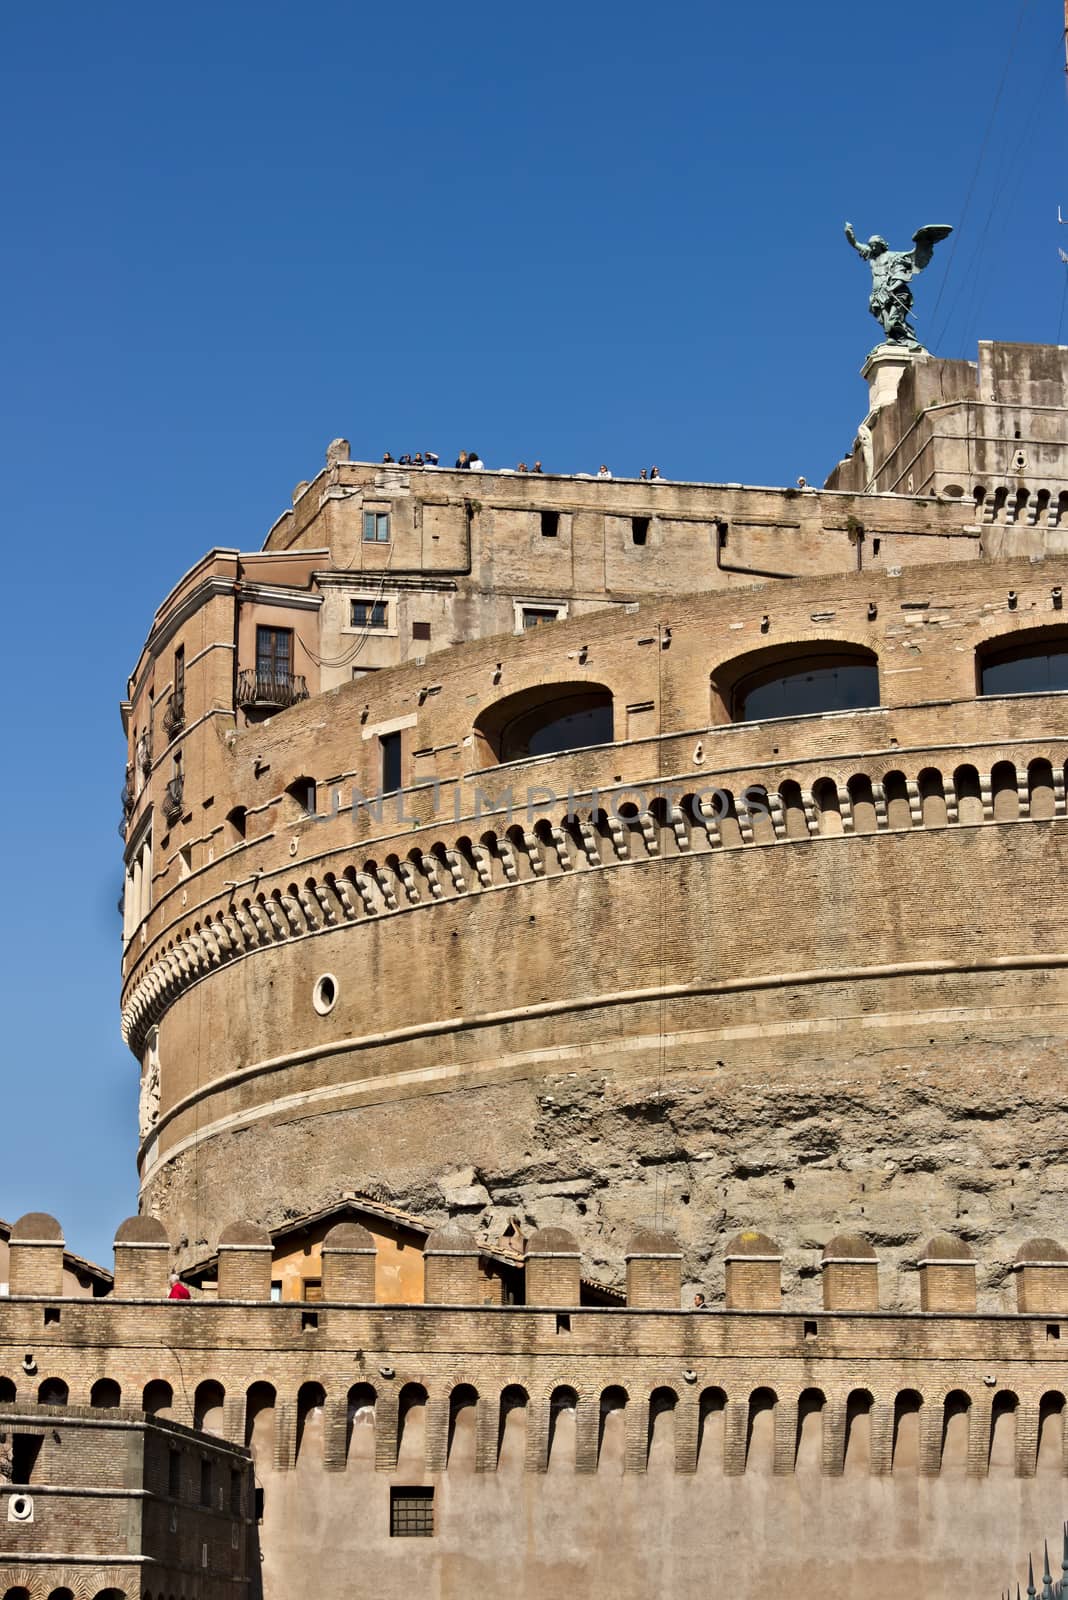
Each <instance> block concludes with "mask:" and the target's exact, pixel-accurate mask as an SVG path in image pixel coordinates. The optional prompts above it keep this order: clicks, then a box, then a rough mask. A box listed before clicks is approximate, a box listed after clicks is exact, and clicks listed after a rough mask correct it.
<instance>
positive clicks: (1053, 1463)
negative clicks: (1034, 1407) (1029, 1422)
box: [1036, 1390, 1064, 1477]
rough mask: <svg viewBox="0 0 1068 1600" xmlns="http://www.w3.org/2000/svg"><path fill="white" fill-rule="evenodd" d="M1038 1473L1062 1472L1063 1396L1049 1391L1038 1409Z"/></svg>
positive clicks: (1059, 1473)
mask: <svg viewBox="0 0 1068 1600" xmlns="http://www.w3.org/2000/svg"><path fill="white" fill-rule="evenodd" d="M1036 1470H1037V1471H1038V1472H1040V1473H1047V1472H1048V1473H1051V1474H1056V1476H1057V1477H1060V1475H1061V1474H1062V1473H1063V1471H1064V1396H1063V1394H1058V1393H1057V1392H1056V1391H1055V1390H1050V1391H1049V1392H1048V1393H1046V1394H1044V1395H1043V1396H1042V1399H1041V1401H1040V1402H1039V1407H1038V1462H1037V1468H1036Z"/></svg>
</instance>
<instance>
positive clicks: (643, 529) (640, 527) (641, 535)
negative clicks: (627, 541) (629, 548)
mask: <svg viewBox="0 0 1068 1600" xmlns="http://www.w3.org/2000/svg"><path fill="white" fill-rule="evenodd" d="M630 537H631V542H632V543H633V544H645V543H646V542H647V540H648V538H649V518H648V517H631V519H630Z"/></svg>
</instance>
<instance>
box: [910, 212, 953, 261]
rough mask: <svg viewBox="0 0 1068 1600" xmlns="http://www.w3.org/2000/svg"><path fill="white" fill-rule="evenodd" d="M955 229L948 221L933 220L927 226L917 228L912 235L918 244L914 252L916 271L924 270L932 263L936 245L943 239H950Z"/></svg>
mask: <svg viewBox="0 0 1068 1600" xmlns="http://www.w3.org/2000/svg"><path fill="white" fill-rule="evenodd" d="M952 232H953V229H952V228H951V227H950V225H949V223H948V222H933V223H931V224H930V225H929V226H928V227H926V228H917V229H916V232H915V233H914V234H913V235H912V242H913V244H914V245H915V246H916V248H915V250H914V251H913V252H912V253H913V256H914V258H915V261H916V271H917V272H922V271H923V269H924V267H929V266H930V265H931V257H932V256H933V255H934V247H935V245H936V244H941V243H942V240H943V239H948V238H949V236H950V234H951V233H952Z"/></svg>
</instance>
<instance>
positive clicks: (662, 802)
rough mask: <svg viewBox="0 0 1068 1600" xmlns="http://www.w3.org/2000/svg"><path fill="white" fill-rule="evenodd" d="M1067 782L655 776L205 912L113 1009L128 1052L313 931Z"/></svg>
mask: <svg viewBox="0 0 1068 1600" xmlns="http://www.w3.org/2000/svg"><path fill="white" fill-rule="evenodd" d="M1066 781H1068V766H1066V763H1065V761H1064V758H1063V757H1062V756H1060V755H1058V756H1056V757H1054V756H1053V755H1051V754H1046V753H1044V754H1041V755H1035V756H1034V757H1033V758H1032V759H1031V760H1030V761H1029V762H1028V763H1027V764H1026V765H1022V764H1017V763H1016V762H1014V761H1012V760H1009V759H1004V760H998V761H995V762H994V763H993V765H992V766H991V768H990V770H989V771H985V772H981V771H980V770H979V769H978V768H977V767H976V766H975V765H974V764H972V763H962V764H960V765H959V766H957V767H955V768H954V769H953V770H952V771H943V770H942V769H940V768H938V767H934V766H924V767H921V768H920V769H919V770H918V771H917V772H916V773H915V776H908V775H907V774H906V773H905V771H904V770H902V769H900V768H891V769H889V770H882V769H876V771H875V772H846V773H844V774H843V773H827V772H825V773H822V774H818V775H815V776H813V777H811V778H809V779H807V780H806V782H805V783H804V784H802V782H801V780H800V779H798V778H789V777H784V778H782V779H780V780H779V782H778V783H777V785H775V786H772V785H769V784H767V783H765V782H762V781H760V780H759V778H758V777H757V776H756V775H754V776H753V778H752V780H751V781H747V780H746V778H745V777H744V776H743V777H741V778H734V779H732V784H731V787H729V788H728V787H726V786H721V785H716V784H715V782H714V780H713V779H709V780H708V783H707V785H706V786H705V787H703V788H701V789H697V788H691V789H689V790H685V789H684V788H683V785H682V783H681V782H680V783H679V784H678V785H677V786H675V785H672V784H667V785H664V784H658V785H657V786H656V792H655V793H653V794H651V795H650V794H642V793H639V792H637V791H635V792H634V794H633V796H628V795H626V794H624V793H620V794H619V795H617V796H616V797H614V799H613V802H612V805H611V808H605V807H595V808H593V809H590V810H587V811H585V812H583V811H580V810H576V811H574V812H571V813H568V814H567V815H564V816H541V817H537V818H535V819H534V820H529V821H518V822H507V821H506V822H505V823H504V824H503V825H502V824H501V823H500V822H497V823H496V825H495V826H493V827H489V828H485V829H482V830H476V831H471V832H468V833H466V834H463V835H461V836H460V837H459V838H457V839H453V840H448V841H446V840H436V841H435V842H434V843H432V844H431V845H429V846H427V847H422V846H413V847H412V848H411V849H409V850H407V851H406V852H404V853H403V854H402V853H401V852H399V851H390V852H387V853H385V854H384V855H383V856H382V857H381V858H379V857H371V858H367V859H363V860H360V861H359V863H356V862H350V863H349V864H347V865H345V866H343V867H342V866H338V867H336V868H334V869H332V870H330V871H328V872H326V873H324V874H323V875H322V876H321V877H318V876H308V877H305V878H303V880H301V879H293V880H291V881H289V882H288V883H286V882H285V880H282V882H280V883H278V884H277V885H276V886H275V887H274V888H268V887H264V888H263V889H262V890H261V892H260V893H259V894H258V895H255V896H253V895H246V896H245V897H244V898H243V899H242V900H241V901H240V903H234V902H231V903H230V904H228V905H226V906H225V907H222V906H220V908H219V909H217V910H216V911H214V912H208V913H207V914H206V915H205V916H204V917H203V918H201V919H197V920H196V921H194V922H193V923H191V924H190V925H189V926H188V927H186V928H184V929H182V930H180V931H176V932H175V933H174V934H173V935H172V936H171V937H170V938H169V939H168V940H167V942H166V943H165V944H163V945H159V946H156V947H154V948H153V949H152V951H151V964H150V965H149V966H148V967H147V970H145V971H143V973H142V975H141V976H140V977H138V978H136V980H135V982H134V983H133V986H132V988H131V990H130V994H129V998H128V1000H127V1003H126V1006H125V1007H124V1011H123V1030H124V1035H125V1037H126V1039H127V1041H128V1042H129V1043H130V1044H131V1047H132V1048H133V1049H134V1050H135V1051H137V1052H138V1053H139V1052H140V1050H141V1048H142V1047H143V1044H144V1036H145V1034H146V1033H147V1030H148V1028H149V1027H150V1026H151V1025H152V1024H153V1023H154V1022H156V1021H157V1020H158V1019H159V1016H160V1015H161V1014H162V1012H163V1011H164V1010H165V1009H166V1007H167V1005H169V1004H170V1002H171V1000H172V999H173V998H174V997H175V996H176V995H177V994H178V993H180V992H181V991H182V990H183V989H184V988H185V987H187V986H188V985H189V984H190V983H192V982H193V981H195V980H196V979H197V978H198V977H199V976H201V975H203V974H204V973H207V972H210V971H211V970H212V969H213V968H215V967H218V966H220V965H223V964H224V963H226V962H228V961H230V960H233V959H234V958H235V957H237V956H240V955H243V954H245V953H247V952H249V951H252V950H256V949H259V948H262V947H264V946H268V945H271V944H275V943H280V942H284V941H287V940H289V939H293V938H299V937H301V936H303V935H304V934H307V933H314V932H316V931H318V930H320V929H322V928H329V927H336V926H339V925H341V924H343V923H345V922H356V921H361V920H364V919H366V918H370V917H380V916H384V915H387V914H389V913H392V912H396V911H399V910H405V909H408V908H411V907H419V906H427V905H433V904H435V903H437V902H439V901H442V900H448V899H455V898H457V897H459V896H463V895H468V894H471V893H479V892H481V891H484V890H487V889H494V888H505V887H508V886H510V885H516V884H519V883H522V882H524V881H530V880H532V879H538V878H544V877H546V876H554V875H558V874H561V873H568V872H573V871H585V870H590V869H596V868H599V867H602V866H606V865H615V864H618V863H620V862H624V861H639V860H644V859H649V858H655V857H661V856H668V855H680V854H702V853H705V852H707V851H715V850H732V849H744V848H746V847H749V846H755V845H766V844H789V843H796V842H799V841H805V840H811V839H817V838H824V837H828V836H834V835H841V834H865V833H883V832H893V831H898V830H909V829H915V828H940V827H956V826H962V827H968V826H978V825H980V824H983V823H992V822H994V823H996V822H1015V821H1023V820H1030V821H1049V820H1052V819H1053V818H1055V817H1059V816H1064V815H1065V792H1066ZM498 798H499V797H498ZM550 802H551V797H548V798H547V801H546V804H547V805H548V804H549V803H550ZM146 959H148V958H147V957H146Z"/></svg>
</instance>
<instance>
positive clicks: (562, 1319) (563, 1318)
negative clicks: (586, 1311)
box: [556, 1311, 571, 1333]
mask: <svg viewBox="0 0 1068 1600" xmlns="http://www.w3.org/2000/svg"><path fill="white" fill-rule="evenodd" d="M556 1331H557V1333H570V1332H571V1316H570V1313H569V1312H567V1311H558V1312H557V1313H556Z"/></svg>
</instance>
